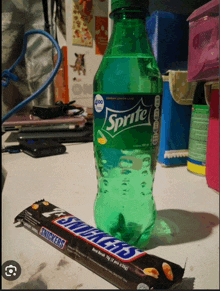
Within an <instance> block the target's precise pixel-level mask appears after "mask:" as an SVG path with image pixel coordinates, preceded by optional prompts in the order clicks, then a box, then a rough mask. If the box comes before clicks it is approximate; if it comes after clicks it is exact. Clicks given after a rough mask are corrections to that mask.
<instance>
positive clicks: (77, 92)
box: [65, 0, 109, 107]
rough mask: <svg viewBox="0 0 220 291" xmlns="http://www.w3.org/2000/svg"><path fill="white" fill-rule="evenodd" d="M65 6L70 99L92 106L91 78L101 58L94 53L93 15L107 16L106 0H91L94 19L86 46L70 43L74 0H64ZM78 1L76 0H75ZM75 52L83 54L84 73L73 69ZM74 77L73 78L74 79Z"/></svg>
mask: <svg viewBox="0 0 220 291" xmlns="http://www.w3.org/2000/svg"><path fill="white" fill-rule="evenodd" d="M65 1H66V2H65V4H66V6H65V8H66V33H67V34H66V44H67V47H68V63H69V66H68V73H69V93H70V101H72V100H76V103H77V104H79V105H82V106H87V107H92V100H93V78H94V76H95V73H96V71H97V70H98V67H99V65H100V62H101V60H102V55H96V53H95V52H96V48H95V39H94V38H95V16H100V17H108V4H109V3H108V0H104V1H103V0H102V1H100V0H93V5H94V12H93V16H94V20H93V46H92V47H86V46H81V45H73V44H72V33H73V32H72V26H73V2H74V0H65ZM75 2H76V3H79V1H78V0H76V1H75ZM75 53H77V54H85V56H84V60H85V69H86V74H85V75H83V73H82V72H80V75H79V73H78V72H76V71H74V70H73V68H72V67H71V66H74V65H75V61H76V56H75ZM74 78H75V80H74Z"/></svg>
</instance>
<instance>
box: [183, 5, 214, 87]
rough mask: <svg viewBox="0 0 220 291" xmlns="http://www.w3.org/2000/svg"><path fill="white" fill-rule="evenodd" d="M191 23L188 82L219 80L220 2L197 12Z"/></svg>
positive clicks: (201, 8)
mask: <svg viewBox="0 0 220 291" xmlns="http://www.w3.org/2000/svg"><path fill="white" fill-rule="evenodd" d="M187 20H188V21H189V57H188V81H189V82H192V81H212V80H217V79H219V0H212V1H210V2H208V3H207V4H205V5H203V6H202V7H200V8H198V9H197V10H195V11H194V12H193V13H192V14H191V15H190V16H189V18H188V19H187Z"/></svg>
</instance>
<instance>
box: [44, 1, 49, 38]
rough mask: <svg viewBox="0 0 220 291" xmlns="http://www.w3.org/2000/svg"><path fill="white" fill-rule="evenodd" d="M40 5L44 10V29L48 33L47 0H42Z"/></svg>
mask: <svg viewBox="0 0 220 291" xmlns="http://www.w3.org/2000/svg"><path fill="white" fill-rule="evenodd" d="M42 5H43V11H44V30H45V31H46V32H48V33H50V24H49V17H48V5H47V0H42Z"/></svg>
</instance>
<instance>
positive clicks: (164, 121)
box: [158, 81, 192, 166]
mask: <svg viewBox="0 0 220 291" xmlns="http://www.w3.org/2000/svg"><path fill="white" fill-rule="evenodd" d="M163 84H164V87H163V90H164V91H163V103H162V117H161V133H160V149H159V157H158V161H159V163H162V164H164V165H166V166H172V165H186V164H187V157H180V158H164V154H165V151H172V150H187V149H188V147H189V131H190V121H191V112H192V106H191V105H190V106H187V105H179V104H178V103H176V102H175V101H174V99H173V98H172V95H171V93H170V88H169V82H168V81H167V82H164V83H163Z"/></svg>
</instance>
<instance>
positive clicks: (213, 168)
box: [205, 83, 219, 192]
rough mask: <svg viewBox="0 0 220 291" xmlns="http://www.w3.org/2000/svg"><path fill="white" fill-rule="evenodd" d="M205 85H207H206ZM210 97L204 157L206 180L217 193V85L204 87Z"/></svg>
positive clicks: (212, 84)
mask: <svg viewBox="0 0 220 291" xmlns="http://www.w3.org/2000/svg"><path fill="white" fill-rule="evenodd" d="M206 84H207V83H206ZM205 87H206V88H207V91H208V94H206V95H210V97H208V98H207V99H210V116H209V129H208V141H207V156H206V180H207V184H208V186H209V187H210V188H212V189H214V190H216V191H218V192H219V83H211V84H207V85H205Z"/></svg>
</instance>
